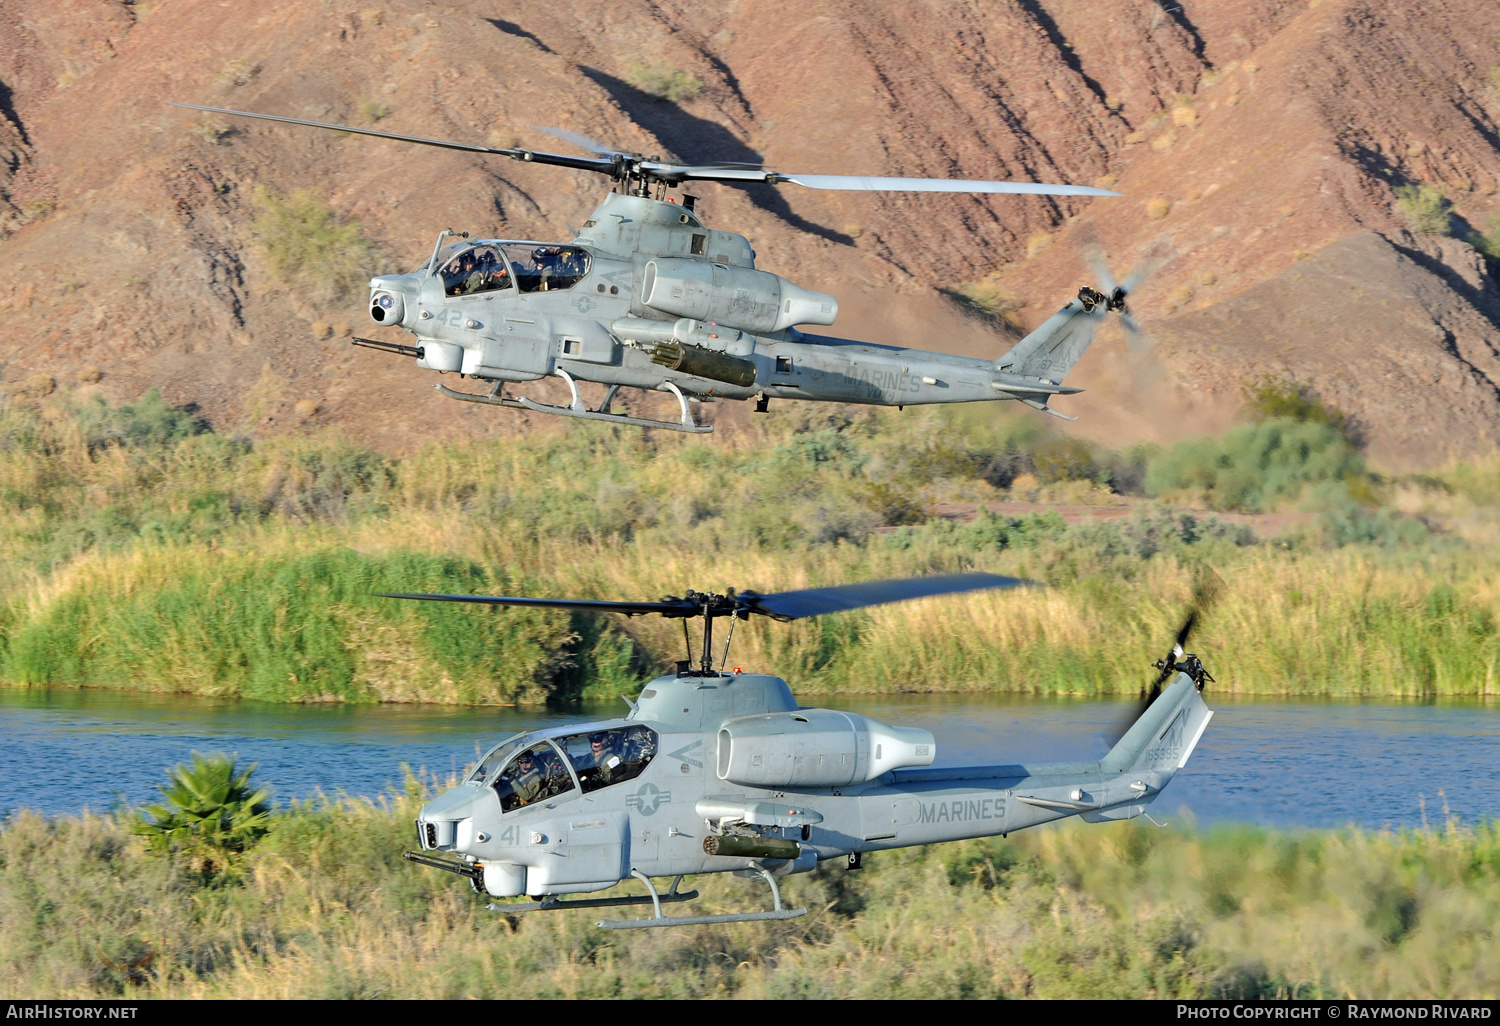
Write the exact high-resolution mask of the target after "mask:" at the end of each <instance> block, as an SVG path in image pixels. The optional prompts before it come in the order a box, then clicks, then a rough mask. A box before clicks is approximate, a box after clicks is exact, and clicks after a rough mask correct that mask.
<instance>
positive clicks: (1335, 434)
mask: <svg viewBox="0 0 1500 1026" xmlns="http://www.w3.org/2000/svg"><path fill="white" fill-rule="evenodd" d="M1367 477H1368V475H1367V474H1366V472H1365V467H1364V461H1363V460H1362V459H1361V458H1360V456H1359V454H1358V453H1357V452H1355V450H1354V447H1353V446H1352V445H1350V444H1349V440H1348V439H1347V438H1346V437H1345V436H1344V435H1343V434H1342V433H1341V432H1339V431H1338V430H1336V429H1335V428H1333V427H1330V426H1329V425H1327V424H1319V423H1316V422H1313V421H1298V420H1293V419H1290V418H1285V417H1276V418H1272V419H1270V420H1265V421H1261V422H1260V423H1258V424H1246V425H1243V426H1241V427H1237V428H1234V429H1233V430H1231V431H1230V432H1229V433H1228V434H1226V435H1224V437H1223V438H1218V439H1207V438H1205V439H1199V440H1197V441H1191V442H1183V443H1182V444H1180V445H1177V446H1175V447H1173V448H1172V449H1170V450H1168V451H1167V452H1166V453H1164V454H1163V455H1162V456H1160V457H1159V458H1158V459H1157V460H1155V461H1154V462H1153V463H1152V464H1151V466H1150V469H1149V470H1148V471H1147V474H1146V492H1147V494H1150V495H1160V496H1170V495H1174V494H1188V495H1194V496H1200V497H1201V498H1202V501H1203V502H1205V503H1207V505H1208V506H1209V507H1210V508H1211V509H1225V510H1248V511H1252V512H1264V511H1266V510H1270V509H1274V508H1276V507H1278V506H1281V505H1285V504H1286V503H1288V502H1291V501H1293V500H1295V499H1297V498H1298V497H1299V496H1301V494H1302V493H1303V491H1304V490H1305V489H1306V488H1307V487H1308V486H1309V485H1313V484H1317V483H1320V482H1324V481H1341V482H1360V481H1362V480H1365V479H1367Z"/></svg>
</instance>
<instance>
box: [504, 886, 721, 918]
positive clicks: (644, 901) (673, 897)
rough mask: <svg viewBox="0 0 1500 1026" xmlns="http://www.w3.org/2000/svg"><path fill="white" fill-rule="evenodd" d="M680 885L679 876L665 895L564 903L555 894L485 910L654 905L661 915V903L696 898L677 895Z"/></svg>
mask: <svg viewBox="0 0 1500 1026" xmlns="http://www.w3.org/2000/svg"><path fill="white" fill-rule="evenodd" d="M680 883H682V877H680V876H679V877H677V878H676V879H675V880H673V881H672V886H671V887H670V888H668V890H667V893H666V894H662V895H659V896H658V895H657V893H656V891H655V890H654V889H653V890H652V892H651V893H650V894H641V895H631V896H629V897H624V898H575V899H573V900H572V901H564V900H562V899H561V898H559V897H558V896H557V895H555V894H549V895H548V896H547V897H545V898H543V899H542V900H541V901H534V902H530V903H529V904H525V905H522V904H519V903H517V904H511V903H508V902H507V903H505V904H501V903H499V902H496V903H494V904H490V905H486V906H485V908H487V909H489V910H490V911H491V912H504V913H506V914H507V915H515V914H516V913H517V912H551V911H553V910H554V909H565V908H609V907H611V906H614V905H655V906H656V910H657V913H656V914H657V915H661V904H660V903H661V902H664V901H666V902H673V901H692V900H693V899H694V898H696V897H697V896H698V892H697V891H685V892H683V893H682V894H679V893H677V885H678V884H680ZM646 886H647V887H650V886H651V884H650V883H649V882H647V884H646Z"/></svg>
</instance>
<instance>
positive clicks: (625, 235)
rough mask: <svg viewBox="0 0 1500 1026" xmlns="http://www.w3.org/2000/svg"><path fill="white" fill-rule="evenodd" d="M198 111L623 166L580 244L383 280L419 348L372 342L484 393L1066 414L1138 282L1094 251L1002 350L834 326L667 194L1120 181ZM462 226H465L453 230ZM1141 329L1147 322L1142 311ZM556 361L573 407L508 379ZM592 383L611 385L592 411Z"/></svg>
mask: <svg viewBox="0 0 1500 1026" xmlns="http://www.w3.org/2000/svg"><path fill="white" fill-rule="evenodd" d="M176 106H180V107H188V108H191V109H193V110H202V111H208V112H211V113H216V114H232V115H238V116H241V117H251V118H260V119H263V120H266V121H278V122H284V123H286V124H292V125H304V126H307V127H311V128H325V129H330V130H333V131H339V132H352V133H356V134H359V135H371V136H376V137H378V138H382V139H395V140H398V141H401V142H410V143H418V144H421V145H424V146H438V147H443V148H446V149H453V150H465V151H468V152H472V153H484V154H495V155H499V156H506V157H511V158H514V159H516V160H522V161H529V162H532V163H537V164H554V165H558V166H560V167H569V168H578V169H582V170H587V171H595V172H598V173H600V174H604V175H608V176H609V177H610V178H611V179H612V180H613V182H614V191H612V192H611V193H610V194H609V195H608V196H606V197H605V200H604V202H603V203H601V204H600V205H599V207H598V208H597V209H596V210H595V211H594V212H593V214H591V215H590V216H589V218H588V220H586V221H585V222H584V223H583V227H582V229H580V230H578V231H577V233H576V234H575V236H574V238H573V241H572V242H570V243H545V242H529V241H512V240H502V239H470V238H469V235H468V233H467V232H455V231H453V230H452V229H448V230H446V231H444V232H442V233H440V234H439V236H438V240H437V244H436V245H435V246H434V247H433V252H432V257H431V259H429V260H428V261H427V263H425V264H423V265H422V266H421V267H420V268H418V269H417V270H415V271H413V272H411V273H410V274H385V275H380V276H378V277H376V278H373V279H371V281H370V316H371V317H372V318H373V319H374V320H375V322H376V323H377V324H381V325H385V326H395V325H399V326H401V327H402V328H405V329H406V330H407V331H409V332H410V333H411V334H413V335H415V336H416V341H417V344H416V345H412V346H408V345H401V344H398V343H393V342H384V341H377V340H371V339H355V344H356V345H361V346H367V347H370V348H374V349H379V350H384V351H386V352H392V353H398V354H402V355H407V356H415V357H416V358H417V366H419V367H423V368H426V369H428V370H435V371H444V372H447V371H457V372H458V373H459V374H460V375H464V376H467V377H472V378H477V379H480V380H483V381H490V382H493V383H494V384H493V387H492V388H491V389H490V391H489V392H488V393H486V394H478V393H473V392H465V391H459V390H455V389H450V388H447V387H446V386H444V385H441V384H439V385H437V386H436V388H437V390H438V391H439V392H441V393H442V394H443V395H446V396H449V397H450V398H453V399H462V400H466V401H469V402H478V403H489V404H492V405H496V406H509V407H514V408H520V409H527V410H531V411H534V412H537V413H549V414H558V415H561V416H566V417H582V418H585V419H591V420H604V421H610V422H613V423H622V424H634V425H638V426H642V427H659V428H670V429H672V430H676V431H688V432H695V433H701V432H708V431H712V430H713V427H712V426H711V425H710V426H700V425H699V424H697V423H696V422H695V420H694V419H693V416H692V414H691V411H690V410H689V407H688V403H689V401H694V402H701V401H705V400H713V399H741V400H743V399H754V400H756V409H757V410H758V411H760V412H765V410H766V407H767V404H768V403H769V401H770V400H771V399H772V398H778V399H810V400H817V401H825V402H842V403H864V404H870V405H877V406H915V405H920V404H930V403H968V402H982V401H987V400H1000V399H1016V400H1019V401H1021V402H1023V403H1025V404H1027V405H1028V406H1031V407H1034V408H1035V409H1038V410H1042V411H1044V412H1047V413H1052V414H1055V415H1056V416H1059V417H1063V418H1064V419H1066V420H1072V419H1076V418H1072V417H1066V416H1065V415H1064V414H1061V413H1058V412H1057V411H1056V410H1053V409H1052V408H1051V407H1049V406H1048V405H1047V402H1048V399H1049V398H1050V397H1051V396H1054V395H1071V394H1073V393H1076V392H1080V391H1082V389H1078V388H1070V387H1066V386H1064V385H1063V384H1062V380H1063V377H1064V376H1065V375H1066V374H1067V373H1068V371H1069V370H1071V369H1072V367H1073V365H1074V364H1075V363H1077V362H1078V360H1079V359H1080V358H1081V357H1082V356H1083V354H1084V351H1085V350H1086V349H1088V347H1089V344H1090V343H1091V342H1092V341H1093V339H1094V333H1095V331H1096V330H1097V328H1098V326H1099V324H1100V322H1101V321H1102V320H1103V318H1104V317H1105V316H1106V315H1107V314H1108V313H1109V312H1110V311H1119V312H1121V313H1122V314H1125V312H1126V311H1125V300H1126V296H1127V295H1128V294H1129V292H1130V291H1131V289H1132V288H1134V285H1135V283H1136V279H1134V278H1127V279H1126V280H1125V281H1124V282H1122V283H1120V284H1118V285H1117V284H1115V283H1114V282H1113V281H1112V280H1111V276H1110V275H1109V273H1108V271H1107V270H1104V269H1102V266H1098V265H1096V267H1095V270H1096V273H1098V274H1100V275H1101V278H1100V282H1099V284H1100V288H1098V289H1095V288H1092V287H1087V286H1085V287H1084V288H1082V289H1080V290H1079V292H1078V295H1077V297H1076V298H1074V299H1072V300H1070V301H1069V302H1068V304H1067V305H1066V306H1064V307H1063V308H1062V309H1061V310H1060V311H1058V312H1057V313H1056V314H1054V315H1053V316H1052V317H1050V318H1049V319H1048V320H1046V321H1045V322H1043V323H1042V325H1041V326H1040V327H1038V328H1037V329H1036V330H1035V331H1033V332H1031V334H1029V335H1027V336H1026V337H1025V338H1023V339H1022V340H1021V341H1020V342H1018V343H1017V344H1016V345H1015V346H1014V347H1013V348H1012V349H1011V350H1010V351H1009V352H1007V353H1006V354H1005V355H1003V356H1001V357H1000V358H999V359H997V360H981V359H974V358H970V357H961V356H952V355H949V354H946V353H936V352H928V351H925V350H920V349H904V348H898V347H893V346H883V345H875V344H872V343H865V342H855V341H850V340H847V339H841V338H831V337H826V336H821V335H812V334H805V333H803V332H801V331H799V330H798V329H797V327H796V325H807V324H814V325H830V324H832V323H833V322H834V318H835V317H836V316H837V315H838V300H837V299H836V298H834V297H833V296H830V295H825V294H823V293H820V292H811V291H808V290H807V289H803V288H800V287H798V286H797V285H794V284H793V283H792V282H790V281H787V280H786V279H785V278H782V277H781V276H779V275H776V274H772V273H770V272H768V271H762V270H759V269H757V268H756V266H755V251H754V250H753V249H752V248H751V246H750V241H749V240H748V239H746V238H745V237H744V236H743V235H736V234H734V233H733V232H724V231H717V230H713V229H709V228H707V227H705V226H704V224H703V222H702V221H701V220H700V219H699V217H698V214H697V213H696V212H695V210H694V197H692V196H684V197H683V202H682V203H681V204H678V203H676V202H674V201H668V200H667V199H666V198H665V195H666V192H667V190H668V189H670V188H674V187H677V186H680V185H683V184H684V183H687V182H690V181H711V182H722V183H727V184H730V185H734V184H739V185H749V184H766V183H769V184H772V185H777V184H781V183H791V184H794V185H801V186H805V187H807V188H812V189H845V190H860V191H899V192H967V193H1027V194H1033V195H1045V196H1118V195H1120V194H1119V193H1116V192H1110V191H1109V190H1106V189H1096V188H1090V187H1087V186H1079V185H1045V184H1039V183H1030V182H989V181H970V180H962V179H955V180H949V179H937V178H871V177H859V176H849V175H804V174H782V173H780V172H776V171H772V170H769V169H767V168H765V167H761V166H757V165H751V164H723V163H719V164H693V165H689V164H675V163H669V162H663V161H660V160H657V159H644V158H642V157H641V156H640V155H638V154H630V153H623V152H619V151H616V150H612V149H609V148H608V147H604V146H601V145H600V144H598V143H595V142H593V141H592V140H590V139H587V138H585V137H583V136H580V135H578V134H576V133H573V132H567V131H562V130H558V129H541V130H542V131H545V132H549V133H551V134H553V135H556V136H558V137H560V138H563V139H565V140H566V141H568V142H570V143H572V144H574V145H576V146H579V147H581V148H583V149H587V150H592V151H593V153H594V156H591V157H570V156H564V155H560V154H555V153H542V152H539V151H536V150H528V149H519V148H508V149H507V148H496V147H489V146H475V145H470V144H468V143H458V142H446V141H443V140H438V139H425V138H420V137H417V136H408V135H396V134H394V133H391V132H378V131H374V130H372V129H368V128H355V127H352V126H349V125H333V124H325V123H323V122H317V121H304V120H301V119H298V118H289V117H281V116H278V115H273V114H258V113H252V112H250V111H239V110H225V109H221V108H218V107H202V106H197V105H195V104H185V103H184V104H176ZM450 239H452V241H449V240H450ZM1126 325H1127V328H1130V327H1131V323H1130V321H1129V318H1128V314H1127V315H1126ZM548 376H556V377H559V378H561V379H562V380H564V381H565V382H567V384H568V387H569V389H570V390H571V393H572V401H571V402H570V404H569V405H567V406H554V405H549V404H545V403H538V402H536V401H534V400H532V399H528V398H526V397H525V396H515V397H511V396H507V395H505V393H504V389H505V386H506V384H507V383H511V382H521V381H535V380H537V379H540V378H544V377H548ZM579 381H592V382H598V383H601V384H604V385H606V386H608V390H607V392H606V393H605V395H604V398H603V400H602V401H601V402H600V404H599V406H598V407H596V408H594V409H589V408H588V407H587V406H586V405H585V403H584V402H583V399H582V398H581V397H580V395H579V392H578V382H579ZM622 386H628V387H633V388H640V389H645V390H648V391H659V392H670V393H671V394H672V395H673V396H675V397H676V399H677V401H678V404H679V408H680V417H679V419H678V420H676V421H670V420H667V421H663V420H651V419H647V418H640V417H631V416H626V415H624V414H616V413H612V412H611V410H610V403H611V401H612V400H613V399H614V397H615V395H616V393H617V392H618V390H619V389H620V388H621V387H622Z"/></svg>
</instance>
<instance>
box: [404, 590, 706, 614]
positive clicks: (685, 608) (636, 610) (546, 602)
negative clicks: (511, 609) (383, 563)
mask: <svg viewBox="0 0 1500 1026" xmlns="http://www.w3.org/2000/svg"><path fill="white" fill-rule="evenodd" d="M376 597H377V598H394V599H421V600H424V601H427V602H478V603H481V604H483V605H490V606H532V607H540V608H543V609H581V610H583V611H585V612H591V613H624V614H625V615H626V616H642V615H644V614H646V613H660V614H661V615H662V616H667V617H681V616H699V615H701V614H702V612H703V607H702V606H701V605H700V604H699V603H697V602H694V601H693V600H692V599H685V598H671V599H664V600H662V601H661V602H600V601H594V600H590V599H545V598H521V597H519V596H515V595H423V594H415V593H410V592H376Z"/></svg>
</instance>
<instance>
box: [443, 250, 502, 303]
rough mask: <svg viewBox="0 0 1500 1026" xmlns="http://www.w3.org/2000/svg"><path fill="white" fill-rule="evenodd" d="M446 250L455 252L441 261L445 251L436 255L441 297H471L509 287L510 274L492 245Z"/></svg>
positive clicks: (498, 252)
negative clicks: (441, 284) (441, 288)
mask: <svg viewBox="0 0 1500 1026" xmlns="http://www.w3.org/2000/svg"><path fill="white" fill-rule="evenodd" d="M450 248H456V252H454V253H453V254H452V255H451V256H447V257H446V258H445V256H444V254H445V253H447V252H448V250H447V249H445V250H444V251H443V253H439V254H438V267H439V268H440V270H439V272H438V273H439V274H440V275H441V276H442V279H443V293H444V294H445V295H449V296H472V295H475V294H476V293H480V292H495V291H498V290H500V289H508V288H510V287H511V280H510V270H509V269H508V268H507V267H506V266H505V258H504V257H502V256H501V255H500V249H499V247H498V246H496V245H495V244H493V243H488V242H479V243H471V244H467V245H462V246H458V247H450Z"/></svg>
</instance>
